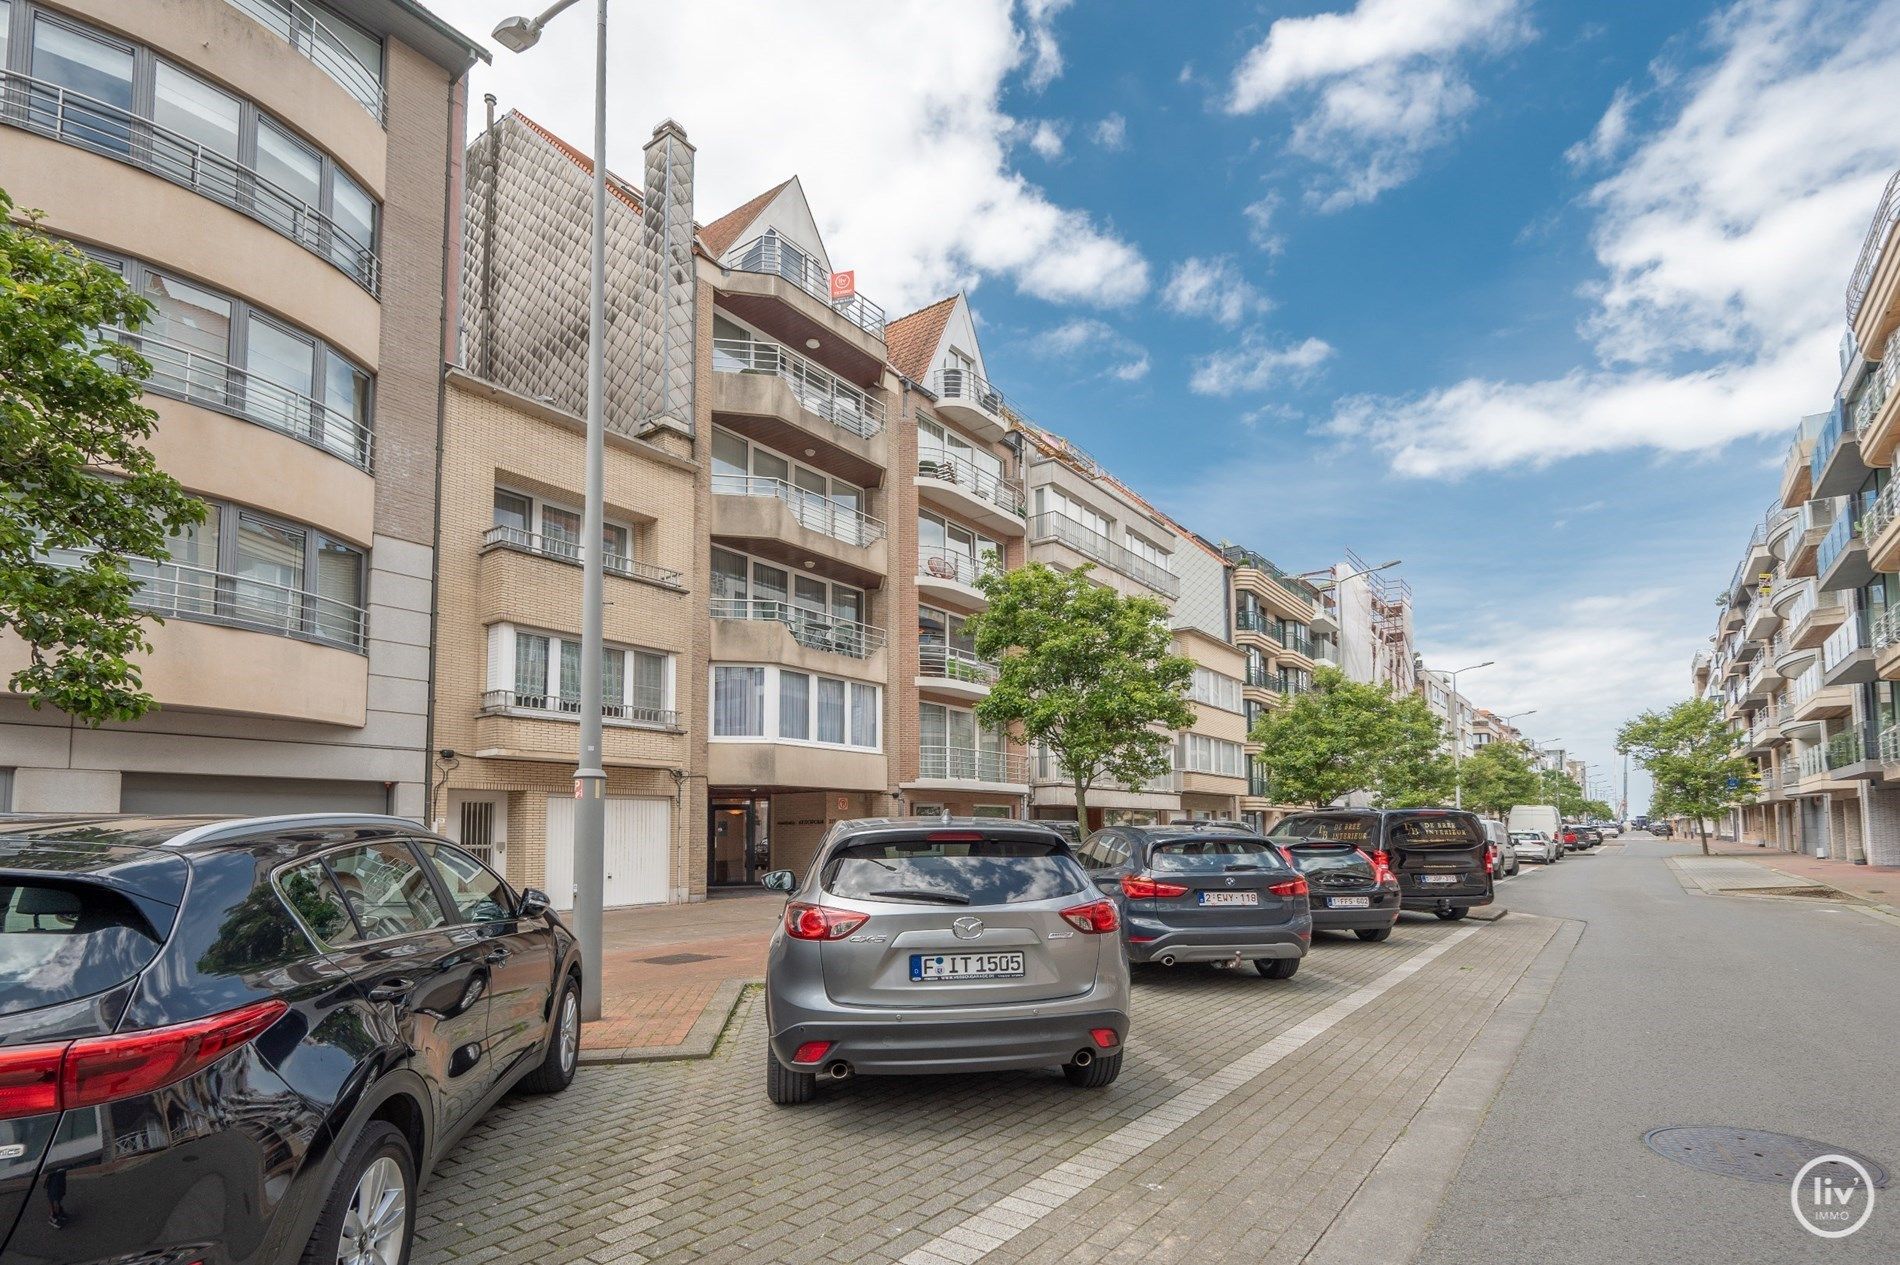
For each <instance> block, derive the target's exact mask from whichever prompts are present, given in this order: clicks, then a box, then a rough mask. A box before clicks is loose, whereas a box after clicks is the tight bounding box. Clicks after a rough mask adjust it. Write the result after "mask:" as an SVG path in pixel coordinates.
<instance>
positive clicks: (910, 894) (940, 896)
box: [865, 887, 970, 905]
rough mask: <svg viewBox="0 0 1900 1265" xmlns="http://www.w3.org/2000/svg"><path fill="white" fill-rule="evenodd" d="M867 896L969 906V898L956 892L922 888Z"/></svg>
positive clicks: (896, 889)
mask: <svg viewBox="0 0 1900 1265" xmlns="http://www.w3.org/2000/svg"><path fill="white" fill-rule="evenodd" d="M865 895H867V896H876V897H879V898H881V899H884V900H927V901H930V902H931V903H933V904H937V905H967V904H969V903H970V898H969V897H968V896H959V895H957V894H956V893H955V892H933V891H930V890H929V889H928V888H922V887H896V888H892V889H890V890H888V891H882V892H867V893H865Z"/></svg>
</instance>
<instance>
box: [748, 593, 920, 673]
mask: <svg viewBox="0 0 1900 1265" xmlns="http://www.w3.org/2000/svg"><path fill="white" fill-rule="evenodd" d="M712 617H713V619H715V620H728V621H741V622H751V623H764V624H777V625H779V626H780V627H782V628H784V629H785V630H786V631H787V632H788V633H790V634H791V639H792V641H793V642H794V643H796V644H797V645H800V646H803V647H804V648H805V649H807V650H816V651H819V652H821V653H824V654H837V655H844V656H845V657H846V658H851V659H868V658H870V657H871V656H872V655H873V654H875V653H876V652H877V651H880V650H882V649H884V644H885V640H886V638H885V634H884V630H883V629H882V628H874V627H872V626H871V625H870V624H860V623H856V622H854V621H852V620H848V619H835V618H833V617H832V616H830V615H828V614H826V613H825V612H823V611H811V610H807V609H805V608H804V607H802V606H794V605H792V604H791V603H789V602H777V601H770V600H764V601H747V600H746V599H744V598H731V597H715V598H714V599H713V600H712ZM717 657H718V658H720V659H728V658H733V657H736V656H734V655H732V654H731V653H730V647H726V646H721V647H720V649H719V651H718V652H717ZM762 661H764V662H772V663H776V662H778V661H779V660H778V659H776V658H769V659H764V660H762Z"/></svg>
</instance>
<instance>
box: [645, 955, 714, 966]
mask: <svg viewBox="0 0 1900 1265" xmlns="http://www.w3.org/2000/svg"><path fill="white" fill-rule="evenodd" d="M640 960H641V961H642V962H651V963H652V964H653V965H655V966H684V965H686V964H687V963H688V962H710V961H712V960H713V955H712V954H710V953H668V954H664V955H662V956H660V957H657V958H641V959H640Z"/></svg>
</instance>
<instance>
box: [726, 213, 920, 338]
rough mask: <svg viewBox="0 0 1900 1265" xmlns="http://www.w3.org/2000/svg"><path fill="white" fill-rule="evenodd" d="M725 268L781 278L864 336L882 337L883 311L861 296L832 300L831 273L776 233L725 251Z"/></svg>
mask: <svg viewBox="0 0 1900 1265" xmlns="http://www.w3.org/2000/svg"><path fill="white" fill-rule="evenodd" d="M726 267H728V268H731V269H734V270H736V271H738V272H760V273H765V274H767V275H770V276H775V277H783V278H785V280H787V281H789V282H791V283H792V284H793V285H795V286H797V287H798V288H799V289H801V290H803V291H804V292H805V293H806V294H809V295H811V297H812V298H814V299H817V300H818V301H819V302H820V303H823V304H824V305H825V306H826V307H828V308H830V309H831V310H832V311H834V312H836V313H837V314H838V315H839V316H842V317H844V319H845V320H847V321H850V322H851V323H852V324H853V325H856V326H857V327H858V328H859V329H861V330H863V331H864V332H865V333H867V334H870V335H872V336H874V337H876V338H880V339H881V338H883V337H884V309H883V308H881V307H879V306H878V305H877V304H875V303H873V302H871V300H869V299H867V298H865V297H864V296H863V295H861V294H856V295H852V296H851V297H850V298H848V299H837V300H833V299H832V297H831V274H830V273H829V272H827V271H826V269H825V266H824V265H823V264H821V263H819V262H818V261H817V260H816V259H814V258H812V257H811V256H810V255H808V254H806V253H805V252H804V251H802V250H800V249H799V248H798V247H796V246H794V245H792V244H791V243H790V242H788V241H786V240H785V239H784V238H782V237H780V236H779V235H778V234H777V233H766V234H764V235H762V236H759V237H755V238H753V239H752V240H751V241H749V242H746V243H744V244H743V245H740V246H735V247H733V248H732V249H731V250H730V251H728V252H726Z"/></svg>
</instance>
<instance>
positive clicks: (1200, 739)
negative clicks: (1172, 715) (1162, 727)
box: [1178, 734, 1247, 777]
mask: <svg viewBox="0 0 1900 1265" xmlns="http://www.w3.org/2000/svg"><path fill="white" fill-rule="evenodd" d="M1179 755H1180V758H1179V761H1178V763H1179V766H1180V767H1181V768H1182V769H1184V770H1187V771H1188V772H1191V773H1214V774H1218V775H1219V776H1221V777H1245V776H1246V775H1247V753H1246V751H1245V750H1243V749H1242V747H1241V745H1240V744H1239V743H1238V742H1228V741H1227V740H1225V739H1223V738H1210V737H1208V736H1207V735H1206V734H1182V735H1181V739H1180V743H1179Z"/></svg>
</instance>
